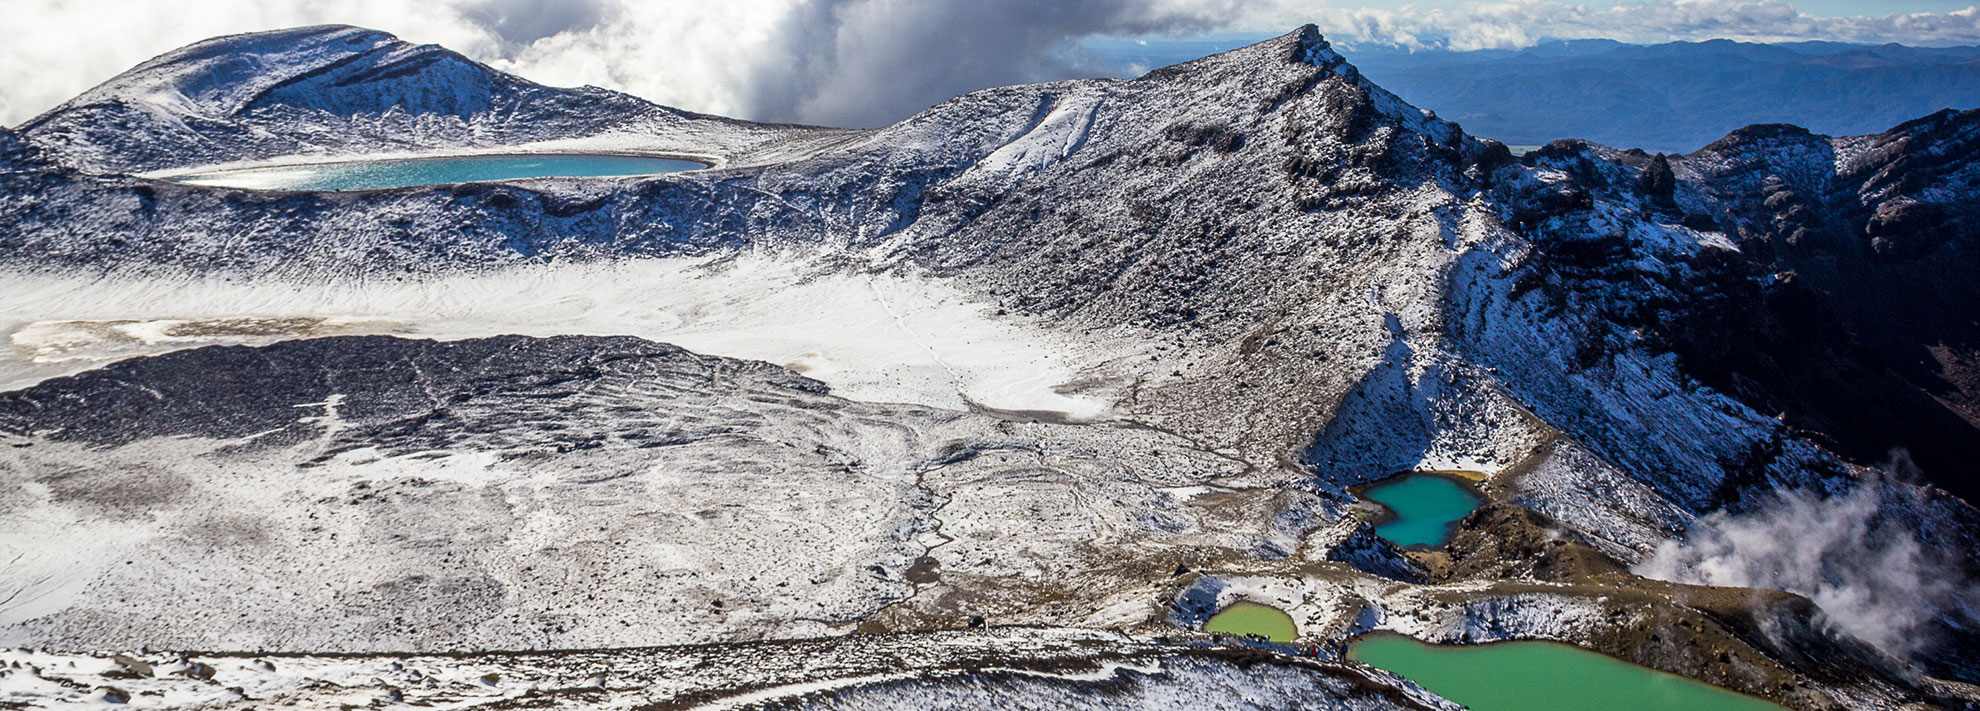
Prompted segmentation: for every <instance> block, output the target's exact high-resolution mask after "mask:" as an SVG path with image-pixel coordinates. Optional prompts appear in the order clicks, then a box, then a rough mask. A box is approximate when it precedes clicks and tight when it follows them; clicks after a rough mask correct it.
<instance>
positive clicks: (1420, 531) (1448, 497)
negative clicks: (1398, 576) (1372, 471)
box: [1361, 473, 1481, 548]
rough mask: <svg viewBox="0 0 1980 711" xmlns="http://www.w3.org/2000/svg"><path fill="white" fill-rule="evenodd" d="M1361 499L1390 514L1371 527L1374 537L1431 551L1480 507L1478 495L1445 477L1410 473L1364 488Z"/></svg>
mask: <svg viewBox="0 0 1980 711" xmlns="http://www.w3.org/2000/svg"><path fill="white" fill-rule="evenodd" d="M1361 497H1362V498H1364V499H1368V500H1370V501H1374V502H1375V503H1378V504H1381V505H1383V506H1384V507H1387V508H1388V509H1389V512H1390V513H1391V514H1393V515H1392V516H1391V517H1390V518H1389V519H1388V520H1387V521H1383V522H1381V523H1378V524H1376V525H1375V534H1376V535H1379V536H1381V537H1383V538H1387V539H1389V540H1390V541H1391V542H1393V543H1395V544H1396V545H1399V546H1404V547H1417V548H1434V547H1436V546H1441V545H1444V544H1445V543H1448V542H1449V541H1450V539H1451V528H1452V526H1453V525H1454V524H1456V523H1457V522H1458V521H1459V520H1460V519H1463V518H1464V517H1465V515H1466V514H1469V513H1471V511H1472V509H1476V508H1478V504H1479V503H1481V502H1480V500H1479V498H1478V495H1477V494H1474V493H1472V492H1471V489H1470V488H1468V487H1466V486H1465V485H1464V484H1461V483H1458V482H1457V481H1456V480H1454V479H1452V478H1451V477H1448V476H1442V475H1438V474H1428V473H1410V474H1404V475H1402V476H1399V477H1396V478H1394V479H1390V480H1388V481H1385V482H1382V483H1380V484H1376V485H1374V486H1371V487H1368V488H1367V489H1366V490H1363V491H1362V492H1361Z"/></svg>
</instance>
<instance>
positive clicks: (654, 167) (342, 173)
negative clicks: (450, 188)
mask: <svg viewBox="0 0 1980 711" xmlns="http://www.w3.org/2000/svg"><path fill="white" fill-rule="evenodd" d="M705 167H707V166H706V165H704V164H701V163H697V162H695V161H690V160H679V159H675V158H659V157H653V156H632V155H615V154H602V153H540V154H502V155H474V156H434V157H431V158H393V159H386V160H371V161H339V162H332V163H309V164H292V165H270V166H257V167H253V168H241V169H237V170H220V171H213V172H210V173H193V174H189V175H180V176H174V177H172V178H170V179H171V180H173V181H175V182H180V183H186V184H188V185H206V186H212V187H223V188H245V189H249V190H296V191H325V192H334V191H349V190H385V189H390V188H409V187H414V186H419V185H452V184H455V183H486V182H497V181H504V180H526V179H530V178H557V177H568V178H603V177H623V176H629V175H654V174H658V173H673V172H678V171H683V170H695V169H698V168H705Z"/></svg>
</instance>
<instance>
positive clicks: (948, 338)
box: [0, 253, 1143, 420]
mask: <svg viewBox="0 0 1980 711" xmlns="http://www.w3.org/2000/svg"><path fill="white" fill-rule="evenodd" d="M834 261H837V262H839V263H832V262H834ZM843 262H844V260H843V259H840V260H832V259H830V258H828V257H827V256H825V255H818V254H811V255H806V254H767V253H745V254H742V255H738V256H732V257H719V258H694V259H652V260H636V261H626V262H618V263H608V264H591V265H569V266H533V267H517V268H511V269H505V270H500V271H493V272H487V273H478V274H469V275H457V276H447V277H438V278H432V279H425V280H407V281H392V280H379V281H371V282H349V283H329V284H294V283H284V282H280V281H265V282H242V281H237V280H217V279H216V280H200V279H185V280H158V279H118V278H109V279H76V278H63V277H49V276H40V275H10V276H7V277H6V281H7V283H8V284H9V285H10V288H9V289H7V290H5V293H0V335H4V337H5V338H6V345H8V346H9V348H8V349H7V350H6V351H4V352H0V390H13V389H19V388H22V387H26V386H28V385H32V384H33V383H35V382H38V381H40V380H42V379H45V378H48V377H52V376H57V375H66V374H70V373H75V372H79V371H82V370H86V369H89V368H94V367H98V366H101V365H104V364H106V363H108V362H111V361H114V360H117V359H122V358H128V357H132V356H136V355H147V354H157V353H163V352H168V351H172V350H178V349H182V348H192V347H198V346H205V345H216V344H263V343H270V342H274V341H277V340H282V339H286V338H295V337H305V336H321V335H361V334H390V335H400V336H406V337H412V338H436V339H443V340H444V339H460V338H474V337H479V336H492V335H502V334H518V335H528V336H555V335H631V336H639V337H641V338H646V339H648V340H654V341H660V342H664V343H672V344H675V345H678V346H681V347H684V348H687V349H689V350H692V351H696V352H701V353H707V354H711V355H720V356H727V357H732V358H744V359H750V360H763V361H768V362H771V363H775V364H778V365H782V366H785V367H788V368H790V369H792V370H795V371H797V372H799V373H802V374H804V375H807V376H810V377H812V378H815V379H818V380H821V381H824V382H825V383H826V384H827V385H829V386H831V387H832V389H833V391H834V392H835V393H836V394H838V395H840V396H842V397H847V398H850V399H854V400H864V401H871V402H902V403H917V404H922V405H928V406H932V407H940V408H945V409H953V410H964V409H969V408H970V407H971V406H973V405H975V406H983V407H989V408H996V409H1001V410H1036V411H1046V412H1052V413H1059V414H1061V415H1062V416H1064V417H1066V418H1070V419H1080V420H1090V419H1095V418H1100V417H1104V416H1106V415H1107V413H1108V411H1109V408H1110V407H1111V405H1112V404H1113V401H1114V399H1115V397H1116V396H1117V395H1118V393H1117V389H1118V387H1119V386H1120V384H1121V383H1120V382H1119V381H1120V378H1119V377H1115V376H1118V375H1120V373H1121V366H1122V362H1123V361H1125V360H1128V359H1133V358H1135V357H1136V356H1140V355H1142V349H1143V346H1142V345H1139V343H1138V342H1137V339H1136V337H1135V334H1133V333H1132V332H1131V331H1129V330H1128V329H1125V328H1123V329H1119V330H1116V331H1113V332H1104V333H1090V332H1089V333H1069V332H1065V331H1063V330H1055V329H1053V328H1051V327H1050V326H1048V325H1046V324H1044V323H1043V322H1042V321H1041V320H1040V319H1037V318H1028V317H1020V316H1014V315H1008V314H1007V315H1001V316H1000V315H998V314H997V313H996V311H997V310H996V308H995V307H994V306H989V305H985V304H982V303H978V302H976V301H974V300H972V299H971V298H970V297H969V296H968V295H967V294H966V293H965V292H963V291H961V290H959V289H956V288H954V287H953V286H951V285H949V284H947V283H945V282H942V281H936V280H931V279H924V278H918V277H915V276H911V275H905V274H902V273H899V272H889V273H880V272H875V271H870V270H863V269H856V268H854V269H848V268H846V264H845V263H843Z"/></svg>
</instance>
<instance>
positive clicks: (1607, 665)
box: [1348, 634, 1780, 711]
mask: <svg viewBox="0 0 1980 711" xmlns="http://www.w3.org/2000/svg"><path fill="white" fill-rule="evenodd" d="M1348 657H1349V658H1351V659H1353V660H1355V661H1358V662H1362V663H1364V664H1369V665H1372V666H1376V667H1381V668H1383V669H1387V670H1389V671H1391V672H1395V673H1396V674H1399V675H1401V676H1402V677H1404V678H1406V679H1409V680H1410V681H1413V682H1416V683H1417V684H1420V685H1422V686H1423V688H1425V689H1429V690H1431V691H1433V692H1436V693H1437V695H1438V696H1442V697H1444V698H1446V699H1450V700H1452V701H1455V702H1457V703H1460V704H1463V705H1464V706H1465V707H1467V708H1471V709H1474V710H1475V711H1498V710H1501V709H1504V710H1509V711H1548V710H1549V709H1603V710H1604V711H1635V710H1639V709H1640V710H1643V711H1648V710H1650V709H1695V710H1697V711H1729V710H1734V709H1738V710H1748V709H1750V710H1753V711H1761V710H1763V709H1779V708H1780V707H1779V706H1775V705H1774V704H1771V703H1768V702H1766V701H1763V700H1761V699H1758V698H1754V697H1751V696H1747V695H1744V694H1739V693H1735V692H1732V691H1728V690H1725V689H1721V688H1719V687H1716V686H1712V685H1710V684H1706V683H1703V682H1698V681H1693V680H1691V679H1686V678H1684V677H1681V676H1677V675H1675V674H1666V673H1664V672H1660V671H1657V670H1655V669H1649V668H1646V667H1640V666H1637V665H1635V664H1630V663H1628V662H1625V661H1622V660H1620V659H1615V658H1612V657H1607V656H1604V655H1601V654H1596V653H1594V652H1590V651H1587V650H1584V649H1581V648H1579V647H1573V646H1569V645H1565V644H1559V643H1555V642H1496V643H1492V644H1481V645H1435V644H1425V643H1423V642H1418V641H1416V640H1414V639H1410V638H1408V637H1404V636H1401V635H1394V634H1373V635H1369V636H1366V637H1363V638H1361V639H1359V640H1356V641H1355V642H1354V644H1353V645H1352V646H1350V647H1349V648H1348Z"/></svg>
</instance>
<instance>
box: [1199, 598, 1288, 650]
mask: <svg viewBox="0 0 1980 711" xmlns="http://www.w3.org/2000/svg"><path fill="white" fill-rule="evenodd" d="M1203 631H1205V632H1215V633H1218V634H1235V635H1249V634H1255V635H1259V636H1262V637H1264V638H1266V639H1269V640H1272V641H1274V642H1291V641H1293V638H1294V637H1298V636H1299V626H1298V625H1296V624H1293V618H1292V615H1288V614H1286V613H1285V611H1284V610H1280V609H1279V608H1276V607H1272V606H1271V605H1260V604H1258V603H1255V602H1234V603H1231V604H1230V606H1229V607H1225V608H1224V609H1222V610H1218V611H1217V614H1215V615H1211V616H1210V621H1209V622H1205V623H1203Z"/></svg>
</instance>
